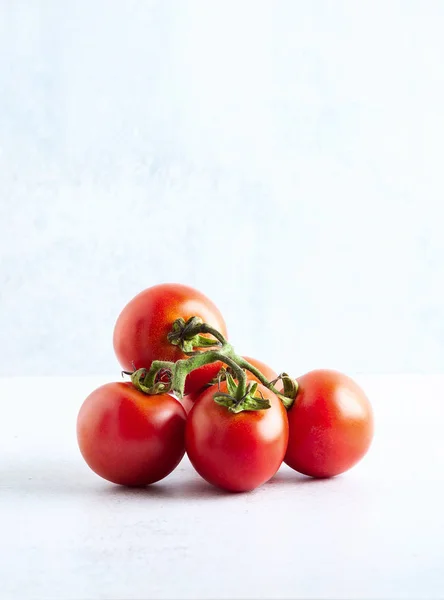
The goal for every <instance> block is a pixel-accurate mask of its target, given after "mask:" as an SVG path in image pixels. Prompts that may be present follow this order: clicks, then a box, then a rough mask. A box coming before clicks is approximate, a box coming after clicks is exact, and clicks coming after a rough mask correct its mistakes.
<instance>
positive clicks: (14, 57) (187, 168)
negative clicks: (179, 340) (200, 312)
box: [0, 0, 444, 375]
mask: <svg viewBox="0 0 444 600" xmlns="http://www.w3.org/2000/svg"><path fill="white" fill-rule="evenodd" d="M443 30H444V6H443V4H442V3H440V2H431V1H430V2H422V1H410V2H400V1H399V2H395V1H394V2H355V1H352V0H351V1H349V2H345V1H337V2H323V1H318V2H313V3H309V2H303V1H300V2H299V1H296V0H295V1H288V2H285V1H276V2H271V1H270V2H260V1H255V2H246V1H244V2H227V1H223V2H219V1H210V2H204V1H201V2H195V1H187V0H183V1H177V2H171V1H160V0H159V1H158V2H148V1H145V2H143V1H139V2H136V1H127V2H118V1H116V0H114V1H107V2H105V1H103V2H101V1H99V0H97V1H94V2H90V1H87V0H77V1H76V2H58V1H57V0H47V1H44V0H41V1H29V2H26V1H25V0H22V1H20V2H13V1H12V0H9V1H8V0H0V250H1V253H0V334H1V345H0V374H1V375H9V374H17V373H19V372H22V371H23V370H25V371H26V372H27V373H29V374H48V373H51V372H55V373H59V374H81V373H100V372H110V371H112V370H114V369H115V370H116V374H117V363H116V361H115V358H114V356H113V353H112V347H111V342H110V340H111V334H112V327H113V323H114V320H115V318H116V316H117V314H118V312H119V310H120V309H121V307H122V306H123V304H124V303H125V302H126V301H127V300H129V299H130V298H131V297H132V296H133V295H134V294H135V293H136V292H138V291H139V290H140V289H142V288H144V287H147V286H149V285H152V284H154V283H157V282H159V281H181V282H184V283H189V284H191V285H194V286H196V287H198V288H200V289H202V290H203V291H205V292H206V293H207V294H209V295H210V296H211V297H212V298H213V299H214V300H215V301H216V303H218V304H219V305H220V307H221V309H222V310H223V311H224V313H225V314H226V318H227V320H228V324H229V326H230V330H231V334H232V339H233V341H234V342H235V343H237V346H238V348H239V349H240V350H242V351H244V352H245V353H249V354H250V355H256V356H257V357H259V358H263V359H264V360H266V361H269V362H271V363H272V364H273V366H274V367H275V368H276V369H284V368H285V369H287V370H290V371H292V372H293V373H295V374H296V375H297V374H299V373H300V372H301V371H303V370H305V369H309V368H312V367H315V366H322V365H323V366H333V367H337V368H342V369H346V370H358V371H426V372H427V371H442V369H443V365H444V286H443V263H444V236H443V234H442V231H443V210H442V205H443V198H444V196H443V191H444V183H443V159H444V149H443V139H444V69H443V64H444V38H443V37H442V31H443Z"/></svg>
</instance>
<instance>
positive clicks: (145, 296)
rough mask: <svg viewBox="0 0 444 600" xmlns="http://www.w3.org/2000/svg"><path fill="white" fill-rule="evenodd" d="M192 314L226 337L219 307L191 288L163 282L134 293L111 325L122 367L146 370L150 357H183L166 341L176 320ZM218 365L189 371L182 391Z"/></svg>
mask: <svg viewBox="0 0 444 600" xmlns="http://www.w3.org/2000/svg"><path fill="white" fill-rule="evenodd" d="M193 316H195V317H199V318H200V319H202V321H204V322H205V323H207V324H208V325H210V326H211V327H214V328H215V329H217V330H218V331H219V332H220V333H221V334H222V335H223V336H224V337H226V335H227V331H226V326H225V321H224V319H223V317H222V314H221V313H220V311H219V309H218V308H217V307H216V306H215V304H214V303H213V302H212V301H211V300H210V299H209V298H207V297H206V296H205V295H204V294H202V293H201V292H199V291H197V290H195V289H193V288H191V287H188V286H186V285H181V284H178V283H163V284H159V285H155V286H153V287H150V288H147V289H146V290H144V291H142V292H140V293H139V294H137V296H135V297H134V298H133V299H132V300H131V301H130V302H129V303H128V304H127V305H126V306H125V307H124V309H123V310H122V312H121V313H120V315H119V317H118V319H117V322H116V324H115V327H114V335H113V344H114V351H115V353H116V356H117V359H118V360H119V362H120V364H121V366H122V368H123V369H124V370H125V371H135V370H137V369H141V368H146V369H149V368H150V366H151V363H152V362H153V361H154V360H162V361H171V362H176V361H178V360H179V359H184V358H186V354H185V353H184V352H183V351H182V349H181V348H180V347H179V346H178V345H173V344H172V343H170V341H169V339H168V334H169V333H170V332H171V328H172V325H173V323H174V322H175V321H176V320H177V319H183V320H184V321H185V322H186V321H188V320H189V319H190V318H191V317H193ZM202 337H208V336H206V335H205V334H204V335H203V336H202ZM221 366H222V365H221V363H220V362H215V363H212V364H208V365H203V366H202V367H200V368H198V369H196V370H194V371H192V372H191V373H190V374H189V375H188V377H187V379H186V382H185V393H186V394H189V393H191V392H195V391H197V390H200V389H201V388H203V386H204V385H206V384H207V383H209V382H210V381H211V380H212V379H213V378H214V377H216V375H217V373H218V372H219V370H220V368H221Z"/></svg>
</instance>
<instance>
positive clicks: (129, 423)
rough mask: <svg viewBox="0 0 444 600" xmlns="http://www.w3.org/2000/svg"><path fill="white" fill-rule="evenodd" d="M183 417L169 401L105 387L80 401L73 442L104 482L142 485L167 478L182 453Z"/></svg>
mask: <svg viewBox="0 0 444 600" xmlns="http://www.w3.org/2000/svg"><path fill="white" fill-rule="evenodd" d="M185 421H186V414H185V410H184V409H183V407H182V405H181V404H180V403H179V402H178V401H177V400H176V399H175V398H173V397H172V396H169V395H168V394H161V395H156V396H148V395H147V394H144V393H142V392H140V391H139V390H137V389H136V388H135V387H134V386H133V385H132V384H131V383H124V382H122V383H108V384H106V385H103V386H101V387H99V388H97V389H96V390H94V391H93V392H92V393H91V394H90V395H89V396H88V397H87V398H86V400H85V401H84V403H83V405H82V406H81V408H80V411H79V415H78V418H77V440H78V443H79V448H80V451H81V453H82V455H83V458H84V459H85V461H86V462H87V464H88V465H89V466H90V467H91V469H92V470H93V471H94V472H95V473H97V474H98V475H100V476H101V477H103V478H104V479H107V480H108V481H111V482H113V483H117V484H120V485H127V486H142V485H148V484H150V483H154V482H156V481H159V480H160V479H163V478H164V477H166V476H167V475H168V474H169V473H171V471H173V469H175V467H176V466H177V465H178V464H179V462H180V461H181V460H182V457H183V455H184V453H185V439H184V436H185Z"/></svg>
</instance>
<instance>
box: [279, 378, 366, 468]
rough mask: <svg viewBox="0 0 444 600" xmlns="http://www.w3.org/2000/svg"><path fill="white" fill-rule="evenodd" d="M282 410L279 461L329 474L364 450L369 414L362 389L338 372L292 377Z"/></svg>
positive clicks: (344, 465)
mask: <svg viewBox="0 0 444 600" xmlns="http://www.w3.org/2000/svg"><path fill="white" fill-rule="evenodd" d="M297 381H298V383H299V390H298V394H297V396H296V400H295V403H294V405H293V406H292V407H291V409H290V410H289V411H288V423H289V427H290V436H289V440H288V448H287V453H286V455H285V459H284V460H285V462H286V463H287V465H289V466H290V467H292V468H293V469H295V470H296V471H299V472H300V473H304V474H305V475H311V476H312V477H333V476H334V475H339V474H340V473H343V472H344V471H347V470H348V469H350V468H351V467H352V466H353V465H354V464H356V463H357V462H358V461H359V460H360V459H361V458H362V457H363V456H364V454H365V453H366V452H367V450H368V448H369V446H370V443H371V440H372V437H373V412H372V408H371V405H370V402H369V401H368V399H367V397H366V395H365V394H364V392H363V391H362V389H361V388H360V387H359V386H358V385H357V383H355V382H354V381H353V379H350V377H347V375H343V374H342V373H338V372H337V371H328V370H316V371H310V372H309V373H306V374H305V375H302V376H301V377H298V380H297Z"/></svg>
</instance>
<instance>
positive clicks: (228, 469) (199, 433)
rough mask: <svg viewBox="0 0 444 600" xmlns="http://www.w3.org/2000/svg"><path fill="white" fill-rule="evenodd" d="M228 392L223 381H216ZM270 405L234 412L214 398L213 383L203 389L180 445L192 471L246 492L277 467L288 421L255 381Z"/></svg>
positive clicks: (274, 398) (275, 400) (271, 396)
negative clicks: (255, 409)
mask: <svg viewBox="0 0 444 600" xmlns="http://www.w3.org/2000/svg"><path fill="white" fill-rule="evenodd" d="M220 389H221V391H222V392H226V391H227V387H226V384H225V382H223V383H222V384H221V386H220ZM259 391H261V392H262V394H263V396H264V397H265V398H268V399H269V400H270V402H271V408H269V409H266V410H258V411H243V412H240V413H237V414H233V413H231V412H229V411H228V409H227V408H225V407H224V406H219V405H218V404H216V402H214V395H215V393H217V392H218V386H217V385H214V386H212V387H210V388H208V389H207V390H205V391H204V392H203V393H202V394H201V396H200V397H199V398H198V399H197V401H196V403H195V404H194V406H193V408H192V409H191V412H190V413H189V415H188V419H187V425H186V431H185V445H186V450H187V454H188V457H189V459H190V461H191V463H192V465H193V466H194V468H195V469H196V471H197V472H198V473H199V474H200V475H201V476H202V477H203V478H204V479H206V480H207V481H208V482H209V483H211V484H213V485H215V486H217V487H220V488H222V489H225V490H228V491H231V492H246V491H249V490H253V489H254V488H256V487H258V486H259V485H261V484H263V483H265V482H266V481H268V480H269V479H271V477H273V475H274V474H275V473H276V471H277V470H278V469H279V467H280V465H281V464H282V460H283V458H284V455H285V451H286V448H287V442H288V420H287V414H286V411H285V408H284V407H283V406H282V403H281V402H280V400H279V399H278V397H277V396H276V395H275V394H273V393H272V392H270V391H269V390H267V389H266V388H265V387H264V386H263V385H261V384H259V386H258V392H259Z"/></svg>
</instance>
